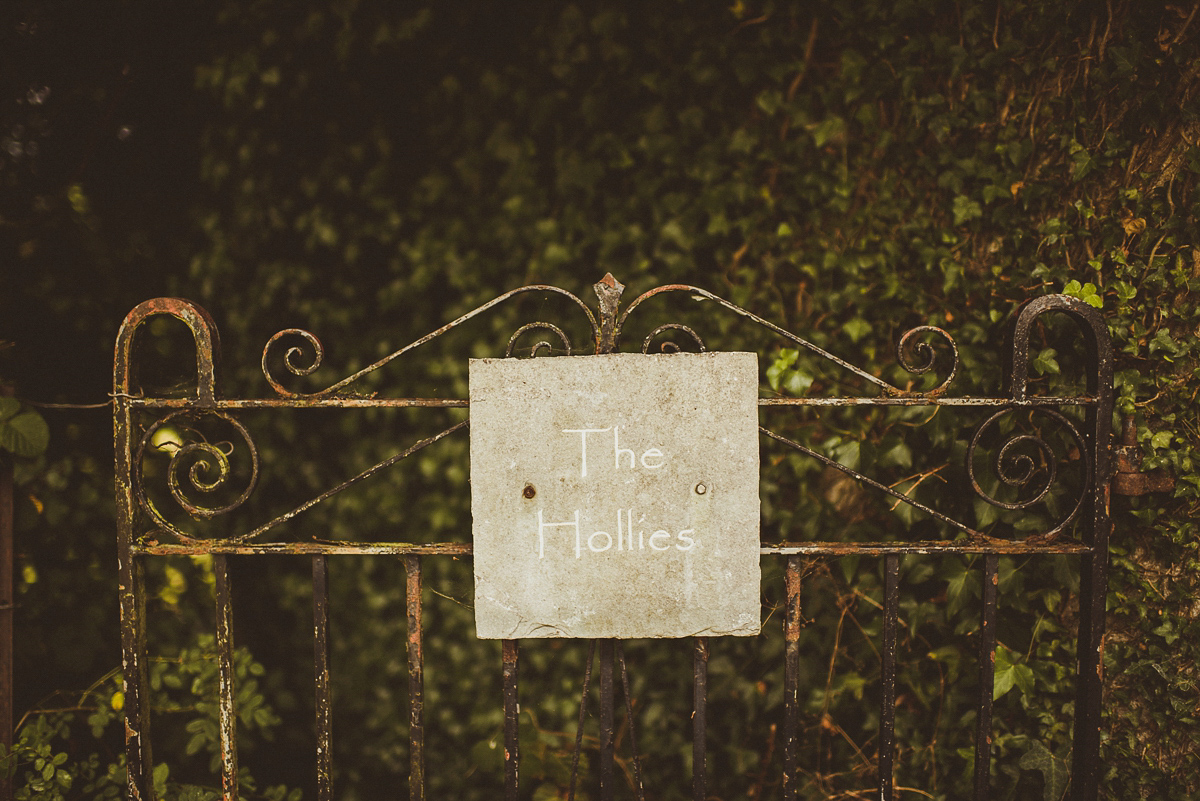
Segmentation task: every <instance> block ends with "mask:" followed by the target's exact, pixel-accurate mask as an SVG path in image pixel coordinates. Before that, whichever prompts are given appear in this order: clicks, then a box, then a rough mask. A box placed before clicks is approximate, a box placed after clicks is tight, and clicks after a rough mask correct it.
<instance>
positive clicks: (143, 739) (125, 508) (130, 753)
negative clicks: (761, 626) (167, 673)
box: [113, 352, 154, 801]
mask: <svg viewBox="0 0 1200 801" xmlns="http://www.w3.org/2000/svg"><path fill="white" fill-rule="evenodd" d="M118 355H119V352H118ZM118 375H119V370H118ZM115 387H116V392H115V394H114V398H113V438H114V441H115V450H116V465H115V473H116V481H115V483H116V518H117V585H118V596H117V600H118V603H119V605H120V610H121V691H122V693H123V694H124V697H125V765H126V771H125V795H126V797H127V798H128V799H129V801H150V799H152V798H153V793H154V782H153V778H152V776H151V768H152V767H153V765H154V759H153V757H152V754H151V749H150V716H149V707H148V705H147V703H146V687H147V684H148V682H147V678H146V594H145V584H144V581H145V580H144V577H143V574H142V562H141V559H140V558H138V557H135V556H134V554H133V516H134V509H135V508H136V501H135V500H134V490H133V446H132V438H133V414H132V412H131V410H130V408H129V400H128V398H127V397H126V395H127V384H126V383H124V382H122V381H121V380H120V379H119V378H118V379H117V380H116V382H115Z"/></svg>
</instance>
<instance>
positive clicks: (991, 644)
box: [975, 553, 1000, 801]
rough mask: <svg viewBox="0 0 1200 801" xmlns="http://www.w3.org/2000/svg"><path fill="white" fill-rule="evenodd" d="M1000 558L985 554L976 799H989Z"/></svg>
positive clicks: (980, 635) (980, 641) (976, 736)
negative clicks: (997, 586)
mask: <svg viewBox="0 0 1200 801" xmlns="http://www.w3.org/2000/svg"><path fill="white" fill-rule="evenodd" d="M999 566H1000V557H999V555H998V554H994V553H989V554H985V555H984V557H983V613H982V616H981V618H980V621H979V702H978V705H977V708H978V714H979V717H978V718H977V719H976V721H975V801H987V798H988V796H989V794H990V791H989V787H990V784H991V764H992V685H993V684H994V683H995V679H996V585H997V584H998V583H999V580H1000V575H999Z"/></svg>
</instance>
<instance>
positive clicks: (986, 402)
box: [129, 395, 1096, 410]
mask: <svg viewBox="0 0 1200 801" xmlns="http://www.w3.org/2000/svg"><path fill="white" fill-rule="evenodd" d="M1095 404H1096V399H1095V398H1094V397H1092V396H1090V395H1079V396H1076V397H1049V396H1048V397H1032V398H1021V399H1016V398H988V397H953V398H946V397H942V396H940V395H901V396H896V397H892V396H883V397H859V396H851V397H839V398H759V399H758V405H759V406H983V407H993V406H996V407H999V406H1012V407H1031V406H1094V405H1095ZM129 405H130V406H131V407H132V408H135V409H191V408H193V407H201V408H204V409H217V410H221V409H387V408H396V409H411V408H424V409H467V408H470V403H469V402H468V401H467V399H466V398H328V397H319V398H317V397H313V398H307V397H303V396H301V397H297V398H247V399H230V400H217V401H214V402H213V403H211V404H210V403H207V402H203V403H202V402H200V401H197V400H196V399H195V398H130V399H129Z"/></svg>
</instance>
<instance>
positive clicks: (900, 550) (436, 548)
mask: <svg viewBox="0 0 1200 801" xmlns="http://www.w3.org/2000/svg"><path fill="white" fill-rule="evenodd" d="M133 552H134V553H135V554H139V555H146V556H200V555H202V554H210V553H211V554H228V555H233V556H254V555H261V556H267V555H272V554H274V555H276V556H297V555H299V556H316V555H320V554H327V555H330V556H341V555H346V556H354V555H358V556H404V555H409V554H419V555H427V556H470V555H471V554H472V549H471V543H469V542H430V543H412V542H367V543H356V542H337V543H331V542H264V543H255V544H247V543H237V542H212V543H208V544H197V543H189V544H186V545H176V544H156V545H134V546H133ZM1091 552H1092V548H1091V546H1089V545H1085V544H1083V543H1079V542H1019V541H1016V542H1003V541H998V540H997V541H993V542H969V541H962V540H919V541H916V542H783V543H779V544H775V545H763V546H761V547H760V548H759V553H760V554H762V555H764V556H766V555H771V554H777V555H779V556H790V555H792V554H798V555H800V556H854V555H864V556H886V555H887V554H892V553H896V554H910V553H912V554H939V553H960V554H990V553H994V554H1001V555H1003V554H1039V553H1041V554H1087V553H1091Z"/></svg>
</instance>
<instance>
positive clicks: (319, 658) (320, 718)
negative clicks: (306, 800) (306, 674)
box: [312, 554, 333, 801]
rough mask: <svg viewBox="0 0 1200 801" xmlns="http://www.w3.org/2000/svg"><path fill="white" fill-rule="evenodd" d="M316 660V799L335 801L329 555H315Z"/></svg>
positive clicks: (314, 648)
mask: <svg viewBox="0 0 1200 801" xmlns="http://www.w3.org/2000/svg"><path fill="white" fill-rule="evenodd" d="M312 569H313V661H314V664H315V666H316V670H315V673H316V704H317V710H316V711H317V721H316V722H317V801H333V752H332V750H331V749H332V748H333V698H332V696H331V694H330V689H329V583H328V570H329V557H328V556H326V555H324V554H322V555H320V556H314V557H313V563H312Z"/></svg>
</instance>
